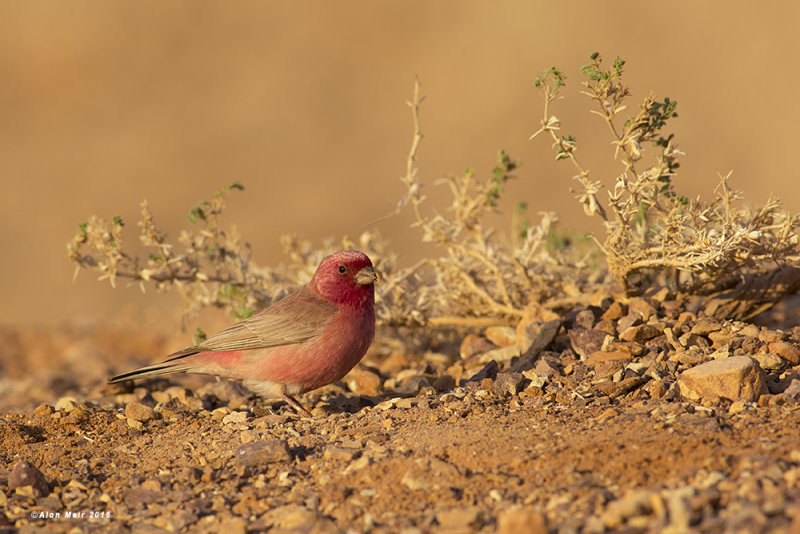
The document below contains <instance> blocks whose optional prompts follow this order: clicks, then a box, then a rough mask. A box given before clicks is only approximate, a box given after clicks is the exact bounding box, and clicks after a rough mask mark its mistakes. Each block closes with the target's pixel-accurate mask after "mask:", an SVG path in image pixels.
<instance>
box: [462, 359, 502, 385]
mask: <svg viewBox="0 0 800 534" xmlns="http://www.w3.org/2000/svg"><path fill="white" fill-rule="evenodd" d="M498 369H499V367H498V365H497V362H496V361H494V360H490V361H489V362H487V363H486V365H484V366H483V368H481V370H480V371H478V372H477V373H475V374H474V375H472V376H471V377H470V379H469V380H467V382H480V381H481V380H484V379H486V378H489V379H492V380H494V379H495V378H496V377H497V371H498Z"/></svg>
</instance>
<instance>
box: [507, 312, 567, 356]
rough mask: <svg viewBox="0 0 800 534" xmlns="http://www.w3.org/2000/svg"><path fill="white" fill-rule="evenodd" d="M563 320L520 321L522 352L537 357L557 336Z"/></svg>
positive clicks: (518, 337)
mask: <svg viewBox="0 0 800 534" xmlns="http://www.w3.org/2000/svg"><path fill="white" fill-rule="evenodd" d="M559 328H561V320H560V319H553V320H551V321H544V322H538V321H534V322H530V323H520V324H519V326H518V327H517V339H519V345H520V352H522V354H524V355H525V356H528V357H536V356H538V355H539V353H540V352H542V351H543V350H545V349H546V348H547V347H549V346H550V344H551V343H552V342H553V340H554V339H555V338H556V334H557V333H558V330H559Z"/></svg>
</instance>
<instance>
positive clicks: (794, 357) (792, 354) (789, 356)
mask: <svg viewBox="0 0 800 534" xmlns="http://www.w3.org/2000/svg"><path fill="white" fill-rule="evenodd" d="M768 348H769V351H770V352H772V353H775V354H777V355H778V356H780V357H781V358H783V359H784V360H786V361H787V362H789V363H791V364H792V365H798V364H800V349H798V348H797V345H794V344H793V343H787V342H786V341H776V342H773V343H770V344H769V346H768Z"/></svg>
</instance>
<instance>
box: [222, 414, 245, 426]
mask: <svg viewBox="0 0 800 534" xmlns="http://www.w3.org/2000/svg"><path fill="white" fill-rule="evenodd" d="M245 421H247V412H231V413H229V414H228V415H226V416H225V417H223V418H222V424H223V425H230V424H234V423H244V422H245Z"/></svg>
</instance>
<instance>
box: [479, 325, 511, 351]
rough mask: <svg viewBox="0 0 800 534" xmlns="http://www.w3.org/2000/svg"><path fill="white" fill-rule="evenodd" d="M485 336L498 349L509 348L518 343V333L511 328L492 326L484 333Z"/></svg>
mask: <svg viewBox="0 0 800 534" xmlns="http://www.w3.org/2000/svg"><path fill="white" fill-rule="evenodd" d="M484 335H485V336H486V339H488V340H489V341H491V342H492V343H494V344H495V345H497V346H498V347H507V346H509V345H513V344H515V343H516V342H517V331H516V329H514V328H513V327H511V326H490V327H489V328H487V329H486V330H485V331H484Z"/></svg>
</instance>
